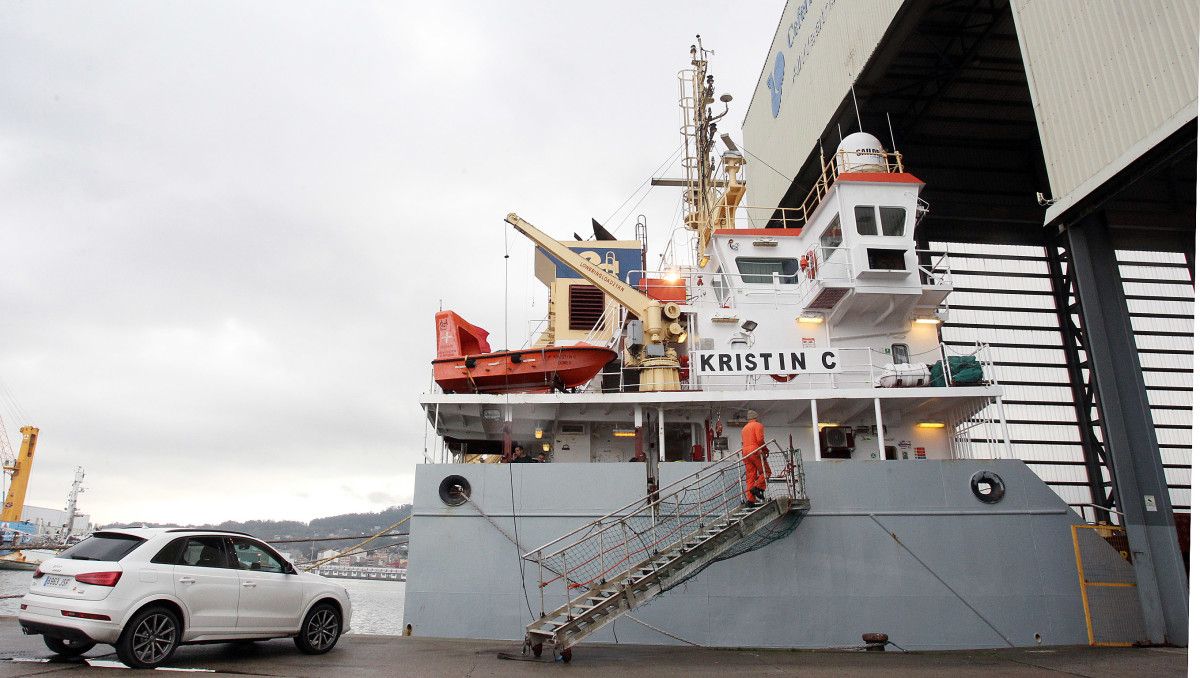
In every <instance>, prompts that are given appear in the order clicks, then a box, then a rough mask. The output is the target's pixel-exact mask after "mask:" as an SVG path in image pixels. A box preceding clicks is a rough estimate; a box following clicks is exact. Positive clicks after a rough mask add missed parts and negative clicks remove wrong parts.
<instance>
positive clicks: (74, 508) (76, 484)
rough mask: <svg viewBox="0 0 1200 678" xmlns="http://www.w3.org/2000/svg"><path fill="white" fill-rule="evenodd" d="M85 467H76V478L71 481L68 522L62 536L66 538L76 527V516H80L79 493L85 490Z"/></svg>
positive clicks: (68, 499) (68, 496) (68, 498)
mask: <svg viewBox="0 0 1200 678" xmlns="http://www.w3.org/2000/svg"><path fill="white" fill-rule="evenodd" d="M83 476H84V473H83V467H82V466H76V467H75V480H74V481H72V482H71V492H70V493H69V494H67V522H66V525H65V526H64V527H63V535H62V538H63V539H64V540H66V539H67V538H69V537H70V536H71V530H73V529H75V518H76V517H78V516H79V510H78V506H79V493H80V492H83Z"/></svg>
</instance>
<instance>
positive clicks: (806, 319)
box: [796, 313, 825, 325]
mask: <svg viewBox="0 0 1200 678" xmlns="http://www.w3.org/2000/svg"><path fill="white" fill-rule="evenodd" d="M796 322H797V323H799V324H801V325H820V324H821V323H823V322H825V318H824V317H822V316H820V315H817V314H816V313H805V314H804V315H800V316H796Z"/></svg>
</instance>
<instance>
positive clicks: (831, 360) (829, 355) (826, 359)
mask: <svg viewBox="0 0 1200 678" xmlns="http://www.w3.org/2000/svg"><path fill="white" fill-rule="evenodd" d="M821 364H822V365H824V366H825V369H827V370H832V369H833V368H835V367H837V356H835V355H834V354H833V351H825V352H824V353H822V354H821Z"/></svg>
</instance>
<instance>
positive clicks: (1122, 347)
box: [1067, 210, 1188, 646]
mask: <svg viewBox="0 0 1200 678" xmlns="http://www.w3.org/2000/svg"><path fill="white" fill-rule="evenodd" d="M1067 241H1068V244H1069V245H1070V253H1071V267H1072V269H1073V271H1074V273H1075V283H1076V292H1077V294H1078V301H1079V305H1080V309H1081V311H1082V317H1083V334H1084V339H1085V342H1086V346H1087V353H1088V369H1089V371H1090V372H1091V376H1092V377H1093V378H1094V380H1095V385H1096V389H1095V395H1096V396H1097V400H1098V402H1099V406H1100V412H1101V415H1102V417H1101V421H1102V424H1103V430H1104V439H1105V442H1106V443H1107V447H1108V456H1109V459H1108V461H1109V464H1110V465H1111V468H1112V471H1113V480H1114V483H1115V485H1116V488H1117V500H1118V502H1119V503H1120V505H1121V509H1122V510H1123V511H1124V513H1125V521H1124V522H1125V527H1126V529H1127V530H1128V537H1129V546H1130V554H1131V556H1132V558H1133V567H1134V574H1135V575H1136V577H1137V584H1138V586H1137V590H1138V597H1139V598H1140V600H1141V605H1142V614H1143V617H1144V620H1145V628H1146V634H1147V636H1148V638H1147V639H1148V640H1149V641H1150V642H1151V643H1164V642H1165V643H1169V644H1171V645H1177V646H1186V645H1187V642H1188V580H1187V574H1186V573H1185V571H1184V569H1183V558H1182V556H1181V555H1180V551H1179V540H1178V537H1177V535H1176V531H1175V518H1174V515H1173V513H1172V511H1171V499H1170V495H1169V493H1168V489H1167V480H1166V476H1165V474H1164V473H1163V466H1162V456H1161V454H1160V452H1159V448H1158V439H1157V436H1156V435H1155V431H1154V421H1153V419H1152V418H1151V413H1150V403H1149V400H1148V398H1147V396H1146V383H1145V380H1144V379H1143V378H1142V370H1141V365H1140V363H1139V359H1138V350H1137V344H1136V343H1135V340H1134V335H1133V327H1132V325H1131V324H1130V320H1129V307H1128V305H1127V301H1126V299H1125V290H1124V287H1123V286H1122V282H1121V272H1120V269H1119V268H1118V266H1117V257H1116V252H1115V251H1114V249H1113V244H1112V239H1111V238H1110V236H1109V232H1108V223H1107V220H1106V218H1105V215H1104V212H1103V211H1102V210H1097V211H1095V212H1092V213H1091V214H1089V215H1087V216H1085V217H1084V218H1083V219H1081V220H1080V221H1079V222H1077V223H1075V224H1073V225H1071V226H1070V227H1069V228H1068V230H1067Z"/></svg>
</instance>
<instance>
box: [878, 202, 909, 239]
mask: <svg viewBox="0 0 1200 678" xmlns="http://www.w3.org/2000/svg"><path fill="white" fill-rule="evenodd" d="M879 221H880V222H881V223H882V225H883V234H884V235H904V208H903V207H880V208H879Z"/></svg>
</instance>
